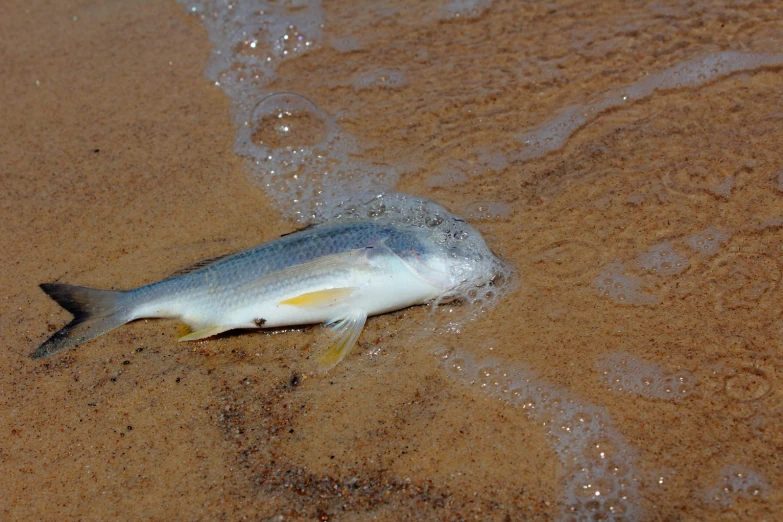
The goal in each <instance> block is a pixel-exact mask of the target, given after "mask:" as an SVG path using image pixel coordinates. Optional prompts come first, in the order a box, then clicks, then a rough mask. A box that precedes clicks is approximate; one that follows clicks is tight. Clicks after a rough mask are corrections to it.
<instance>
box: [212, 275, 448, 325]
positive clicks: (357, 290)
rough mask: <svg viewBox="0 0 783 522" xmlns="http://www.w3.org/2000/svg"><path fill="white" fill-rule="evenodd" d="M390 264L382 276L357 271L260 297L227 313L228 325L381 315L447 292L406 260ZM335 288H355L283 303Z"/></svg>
mask: <svg viewBox="0 0 783 522" xmlns="http://www.w3.org/2000/svg"><path fill="white" fill-rule="evenodd" d="M390 264H391V266H385V267H384V268H386V270H384V273H383V274H380V275H379V274H377V273H376V274H367V273H365V272H361V271H357V272H356V273H354V274H351V276H347V277H340V278H335V279H332V280H329V279H325V280H323V281H321V282H319V283H318V284H316V285H311V286H309V287H306V288H304V287H300V288H297V289H291V290H292V291H288V292H286V293H285V294H279V295H276V296H266V297H264V296H259V297H260V299H259V301H258V302H256V303H254V304H252V305H250V306H245V307H242V308H238V309H236V310H233V311H230V312H229V313H227V314H226V316H225V318H224V321H226V322H225V323H224V324H234V325H237V327H243V326H244V327H247V328H254V327H258V326H260V327H262V328H273V327H278V326H293V325H303V324H314V323H322V322H327V321H330V320H332V319H336V318H339V317H342V316H344V315H345V314H348V313H350V312H356V311H362V312H364V313H365V314H366V315H368V316H370V315H378V314H383V313H387V312H391V311H394V310H400V309H402V308H406V307H408V306H412V305H416V304H423V303H426V302H428V301H431V300H433V299H435V298H437V297H438V296H439V295H440V294H441V293H442V292H443V289H442V288H440V287H438V286H436V285H433V284H431V283H429V282H428V281H426V280H425V279H423V278H422V277H421V276H419V275H417V274H415V273H414V272H412V271H411V270H410V269H409V268H408V267H407V266H406V265H404V264H403V263H402V262H397V261H395V262H394V263H390ZM335 288H351V289H353V291H352V292H351V293H350V295H347V296H345V297H344V298H340V299H335V300H334V301H333V302H328V303H324V304H321V305H318V306H300V305H292V304H280V303H281V301H285V300H287V299H292V298H295V297H297V296H300V295H302V294H307V293H312V292H318V291H322V290H331V289H335ZM270 297H271V298H270Z"/></svg>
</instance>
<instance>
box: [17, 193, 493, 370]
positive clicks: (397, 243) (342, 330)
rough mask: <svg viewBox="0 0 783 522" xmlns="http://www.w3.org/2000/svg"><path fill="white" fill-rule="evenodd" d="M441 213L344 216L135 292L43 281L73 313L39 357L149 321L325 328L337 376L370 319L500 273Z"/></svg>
mask: <svg viewBox="0 0 783 522" xmlns="http://www.w3.org/2000/svg"><path fill="white" fill-rule="evenodd" d="M435 208H436V209H440V210H439V211H438V213H437V219H435V221H433V220H432V219H430V220H429V221H426V220H423V219H414V220H407V222H406V221H405V220H399V219H383V218H365V219H343V220H339V219H338V220H335V221H334V222H327V223H322V224H318V225H314V226H310V227H307V228H305V229H302V230H299V231H296V232H293V233H289V234H287V235H284V236H282V237H280V238H278V239H276V240H273V241H270V242H267V243H263V244H261V245H259V246H256V247H254V248H250V249H248V250H244V251H241V252H238V253H235V254H231V255H227V256H222V257H219V258H213V259H208V260H205V261H202V262H199V263H197V264H195V265H193V266H191V267H188V268H186V269H183V270H180V271H178V272H176V273H175V274H172V275H171V276H170V277H167V278H165V279H162V280H160V281H158V282H155V283H152V284H148V285H145V286H141V287H138V288H135V289H132V290H126V291H117V290H99V289H94V288H87V287H82V286H75V285H70V284H65V283H44V284H41V285H40V288H41V289H42V290H43V291H44V292H45V293H46V294H47V295H48V296H49V297H51V298H52V299H53V300H54V301H56V302H57V303H58V304H59V305H60V306H62V307H63V308H65V309H66V310H67V311H69V312H70V313H71V314H72V315H73V316H74V317H73V320H72V321H71V322H70V323H68V324H67V325H66V326H64V327H63V328H61V329H60V330H58V331H57V332H55V333H54V334H53V335H52V336H51V337H50V338H49V339H47V340H46V341H45V342H44V343H43V344H41V345H40V346H39V347H38V348H37V349H36V350H35V351H34V352H33V353H32V354H31V357H33V358H41V357H47V356H50V355H52V354H55V353H58V352H60V351H62V350H65V349H68V348H72V347H74V346H77V345H79V344H82V343H84V342H87V341H89V340H91V339H94V338H96V337H98V336H100V335H103V334H105V333H107V332H109V331H111V330H113V329H115V328H118V327H120V326H122V325H124V324H126V323H128V322H131V321H134V320H137V319H143V318H174V319H179V320H180V321H181V322H182V323H184V324H185V325H186V328H187V330H186V332H183V333H185V335H183V336H182V337H180V338H179V341H180V342H187V341H198V340H202V339H206V338H209V337H212V336H215V335H218V334H221V333H223V332H227V331H230V330H235V329H264V328H275V327H284V326H297V325H308V324H318V323H323V324H325V325H326V326H329V327H331V330H332V332H333V334H332V339H331V342H330V344H329V347H328V349H327V350H326V351H324V352H323V353H322V354H320V355H319V356H318V361H317V362H318V364H319V366H320V367H321V368H322V369H324V370H328V369H329V368H331V367H333V366H334V365H336V364H337V363H339V362H340V361H341V360H343V358H344V357H345V356H346V355H347V354H348V353H349V352H350V351H351V349H352V348H353V346H354V345H355V344H356V342H357V340H358V338H359V335H360V333H361V331H362V330H363V328H364V325H365V322H366V320H367V317H369V316H373V315H379V314H384V313H388V312H392V311H396V310H401V309H404V308H407V307H410V306H414V305H421V304H427V303H436V304H438V303H441V302H446V301H449V300H453V299H455V298H457V297H458V296H459V295H460V294H464V293H465V292H466V291H467V290H468V289H470V288H474V287H476V286H481V285H485V284H487V283H489V282H490V281H491V280H492V278H493V277H494V274H493V273H492V267H493V266H495V261H496V260H497V258H496V257H495V256H494V254H492V252H491V251H490V250H489V248H488V247H487V246H486V243H485V242H484V239H483V238H482V237H481V235H480V234H479V233H478V232H477V231H476V230H475V229H474V228H473V227H472V226H470V225H469V224H467V223H466V222H465V221H463V220H462V219H460V218H458V217H456V216H453V215H451V214H448V212H446V211H445V210H443V209H442V208H441V207H438V206H435ZM425 221H426V222H425ZM433 223H434V224H433Z"/></svg>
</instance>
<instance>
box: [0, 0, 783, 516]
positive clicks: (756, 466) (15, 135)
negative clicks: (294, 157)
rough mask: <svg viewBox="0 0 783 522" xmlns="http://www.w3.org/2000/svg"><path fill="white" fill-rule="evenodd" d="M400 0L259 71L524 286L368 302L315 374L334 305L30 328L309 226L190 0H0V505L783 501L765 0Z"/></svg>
mask: <svg viewBox="0 0 783 522" xmlns="http://www.w3.org/2000/svg"><path fill="white" fill-rule="evenodd" d="M463 4H464V5H467V4H470V5H472V6H473V8H472V9H468V10H467V11H460V9H461V8H460V5H463ZM418 5H419V4H417V3H411V5H410V6H408V8H405V9H403V8H397V10H395V8H391V7H389V6H375V5H373V7H367V8H366V9H363V10H362V11H361V12H357V8H356V6H355V5H354V4H353V3H351V2H345V3H334V4H332V5H330V6H329V7H328V8H325V13H324V17H325V18H324V19H325V20H326V25H325V27H326V29H325V31H326V32H327V35H326V36H324V37H323V42H322V44H321V46H320V47H319V48H318V49H316V50H314V51H312V52H310V53H309V54H306V55H304V56H302V57H299V58H297V59H294V60H289V61H286V62H284V63H282V64H280V66H279V68H278V69H277V77H276V78H275V79H274V80H273V81H272V82H271V83H270V85H269V89H270V90H277V91H286V92H295V93H299V94H301V95H303V96H306V97H307V98H308V99H309V100H311V101H312V102H313V103H314V104H315V105H317V107H319V108H320V110H323V111H324V112H325V113H327V114H330V115H333V116H335V118H338V121H339V123H340V125H341V128H342V129H344V130H345V131H346V132H348V133H350V134H351V135H353V136H359V137H361V143H362V145H363V146H364V147H365V149H364V150H365V151H366V153H367V155H368V157H369V156H371V157H372V161H373V162H374V163H373V164H374V165H376V166H377V165H384V164H386V165H389V168H395V169H399V173H400V174H399V176H398V182H397V188H398V189H399V190H402V191H406V192H410V193H414V194H418V195H422V196H426V197H429V198H432V199H434V200H436V201H438V202H439V203H440V204H442V205H444V206H446V207H447V208H448V209H449V210H451V211H453V212H456V213H458V214H462V215H464V216H465V217H467V218H468V219H470V220H471V221H472V222H473V223H474V224H475V225H476V227H477V228H478V229H479V230H480V231H481V232H482V233H483V234H484V236H485V238H486V239H487V242H488V244H489V245H490V246H491V247H492V248H493V250H494V251H495V252H496V253H497V254H499V255H500V256H502V257H504V258H505V259H506V260H508V261H509V262H510V263H511V264H512V265H514V266H515V267H516V270H517V276H516V277H517V281H516V283H517V285H516V287H515V290H514V291H513V293H512V294H511V295H509V296H507V297H505V298H504V299H503V300H502V302H500V303H499V304H498V305H497V306H496V307H495V308H494V309H492V310H490V311H489V312H488V313H486V314H484V315H481V316H480V317H479V318H477V319H475V320H472V321H462V322H459V321H458V322H456V323H455V324H454V325H452V328H450V331H449V328H442V329H439V330H437V332H438V334H437V335H429V336H428V335H421V331H422V329H424V330H426V329H427V328H428V325H429V324H430V323H429V322H430V321H433V320H436V319H438V320H440V319H442V316H448V314H449V309H448V308H447V309H444V310H443V311H442V312H441V313H440V315H438V316H437V317H435V316H433V315H431V314H430V312H429V310H428V309H426V308H424V307H419V308H413V309H408V310H404V311H400V312H397V313H393V314H388V315H385V316H381V317H377V318H374V319H371V320H370V321H369V322H368V326H367V328H366V330H365V332H364V333H363V335H362V337H361V338H360V341H359V345H358V346H357V348H356V349H355V350H354V351H353V353H351V354H350V355H349V357H348V358H347V359H346V360H345V361H343V362H342V363H341V364H340V365H339V366H338V367H336V368H334V369H333V370H332V371H330V372H329V373H328V374H327V375H326V376H323V375H319V374H317V373H314V372H313V371H312V369H313V367H312V364H311V362H310V361H311V360H312V357H311V356H312V355H314V354H315V353H317V352H318V351H319V350H321V349H323V348H324V347H325V346H326V340H327V337H326V335H325V332H324V331H323V329H321V328H320V327H313V328H302V329H296V330H292V331H289V332H279V333H273V334H269V333H242V334H236V335H234V334H232V335H225V336H222V337H219V338H216V339H212V340H209V341H206V342H201V343H198V344H177V343H176V337H177V334H176V331H175V325H174V324H173V323H172V322H171V321H164V320H158V321H152V320H150V321H138V322H135V323H132V324H130V325H127V326H124V327H122V328H121V329H119V330H116V331H114V332H112V333H110V334H107V335H105V336H103V337H101V338H99V339H96V340H95V341H92V342H89V343H87V344H85V345H83V346H80V347H78V348H76V349H74V350H70V351H68V352H65V353H62V354H58V355H56V356H53V357H51V358H48V359H44V360H31V359H29V358H28V354H29V353H30V352H31V351H32V350H33V349H34V348H35V347H36V346H38V345H39V344H40V343H41V342H42V341H43V340H45V339H46V338H47V337H48V336H49V335H50V334H51V333H52V332H53V331H55V330H56V329H58V328H60V327H61V326H62V325H64V324H65V323H66V322H67V321H68V320H69V316H68V314H67V313H66V312H64V311H63V310H61V309H59V308H58V307H57V305H56V304H55V303H53V302H52V301H50V300H49V299H48V298H47V297H46V296H45V295H44V294H43V292H41V291H40V290H39V289H38V288H37V285H38V284H39V283H42V282H48V281H61V282H68V283H73V284H81V285H85V286H94V287H100V288H118V289H124V288H131V287H135V286H138V285H141V284H144V283H148V282H151V281H154V280H157V279H160V278H162V277H164V276H166V275H167V274H169V273H171V272H173V271H175V270H177V269H178V268H181V267H182V266H187V265H188V264H191V263H193V262H195V261H198V260H199V259H203V258H209V257H212V256H216V255H219V254H223V253H227V252H231V251H236V250H240V249H243V248H246V247H250V246H253V245H255V244H258V243H260V242H262V241H266V240H269V239H273V238H275V237H278V236H279V235H280V234H283V233H286V232H290V231H291V230H293V229H294V228H295V227H296V225H295V224H294V223H293V222H292V220H291V219H288V218H286V217H284V216H283V214H285V212H283V213H281V212H280V201H279V199H275V198H273V197H271V196H270V195H269V193H267V192H265V191H264V190H262V187H260V186H259V183H258V178H257V177H254V176H253V175H249V174H248V171H247V170H246V166H245V164H244V161H243V160H242V159H241V158H240V157H238V156H236V155H235V154H234V153H233V148H234V137H235V135H236V132H235V128H234V127H233V126H232V123H231V105H230V102H229V100H228V98H227V97H226V96H225V95H224V93H223V92H222V91H221V90H219V89H217V88H215V87H214V86H211V85H209V83H208V82H207V81H206V80H205V78H204V72H203V71H204V64H205V61H206V59H207V57H208V56H209V53H210V51H211V49H212V46H211V43H210V41H209V39H208V37H207V35H206V33H205V30H204V28H203V27H202V25H201V24H200V23H199V20H198V19H197V18H194V17H190V16H188V15H187V14H186V13H185V10H184V9H183V8H182V6H180V5H177V4H175V3H164V2H155V3H134V2H112V3H102V4H98V3H91V2H59V3H56V4H52V3H47V2H25V3H21V2H11V3H6V4H4V5H3V6H2V7H0V24H1V29H2V30H0V35H1V36H0V46H1V48H2V55H3V60H2V64H3V65H2V67H3V74H2V75H0V99H2V100H3V102H2V106H3V109H4V111H3V118H2V124H0V175H2V179H3V191H2V194H0V213H2V216H3V219H2V220H0V242H1V244H2V249H0V266H2V267H3V270H2V271H1V272H0V288H2V289H3V295H2V299H1V300H0V332H2V340H3V343H2V350H0V440H2V442H0V463H2V469H3V473H2V474H0V490H2V491H3V495H2V498H0V518H2V519H5V520H61V519H138V518H149V519H171V518H181V519H229V520H234V519H240V518H243V517H246V518H250V519H255V520H272V519H274V520H313V519H316V520H318V519H320V520H368V519H372V518H375V519H377V520H400V519H423V520H522V519H526V520H552V519H555V520H558V519H568V518H570V517H573V518H577V519H585V520H586V519H590V518H592V517H593V516H594V515H596V514H599V515H601V516H603V517H605V518H610V517H613V518H616V519H621V518H623V517H624V518H626V519H638V520H664V519H665V520H673V519H674V520H705V519H712V520H765V519H766V520H773V519H774V518H775V513H779V512H780V510H781V509H782V508H783V496H782V495H781V491H783V483H782V482H783V472H781V469H780V466H781V461H780V455H781V450H782V449H783V420H782V419H783V387H782V385H781V383H782V382H783V380H782V379H783V292H782V291H781V288H780V286H781V277H782V276H783V263H782V261H781V260H782V258H783V257H782V256H783V205H781V199H782V198H783V174H781V172H783V170H781V169H783V161H781V157H782V156H781V150H783V128H781V121H783V101H782V100H783V96H781V95H780V94H781V89H783V80H781V78H782V76H781V68H780V66H779V65H776V63H779V62H780V61H781V60H779V59H777V58H775V56H777V55H776V53H778V52H779V49H780V48H781V45H780V44H781V42H783V34H781V30H780V26H779V22H777V21H776V20H777V17H776V14H775V13H776V11H775V5H774V4H773V3H765V2H757V3H750V4H747V5H739V6H738V5H734V4H726V5H724V4H723V3H721V2H717V3H704V4H698V3H694V4H689V5H688V6H669V5H665V4H655V5H652V6H650V5H646V4H644V3H639V5H636V4H628V3H618V4H617V5H611V3H606V4H602V7H595V8H593V7H590V8H588V7H584V6H580V5H578V4H572V3H568V2H562V3H559V2H551V3H546V4H531V5H526V4H522V3H518V2H499V1H496V2H465V3H461V2H443V3H438V4H437V5H435V4H433V5H435V7H432V6H430V7H429V8H427V9H423V8H421V7H418ZM432 13H436V15H432ZM455 13H456V14H455ZM509 20H514V24H510V23H509ZM330 35H331V36H330ZM330 38H331V39H330ZM328 42H331V43H328ZM731 53H735V54H731ZM739 53H743V54H739ZM716 57H717V58H716ZM759 57H767V58H764V59H760V58H759ZM770 57H772V58H770ZM711 60H712V61H711ZM715 60H718V62H720V60H723V61H724V62H725V63H728V64H729V65H725V63H724V65H716V63H717V62H715ZM682 64H686V66H683V65H682ZM687 64H696V66H691V65H687ZM699 64H701V65H699ZM704 64H706V65H704ZM678 67H679V68H678ZM683 67H685V68H683ZM688 67H691V68H690V69H688ZM699 67H701V69H700V68H699ZM675 73H676V74H677V75H680V76H679V77H682V78H684V79H683V80H682V81H678V80H676V78H675V79H672V78H674V77H673V76H671V75H673V74H675ZM656 75H658V76H656ZM666 75H669V76H666ZM650 86H652V87H650ZM624 96H625V97H627V98H628V99H627V100H626V99H624V98H623V97H624ZM626 102H627V103H626ZM569 111H571V112H569ZM558 118H560V120H558ZM558 121H560V122H562V123H563V124H562V125H558V124H557V123H555V124H553V123H552V122H558ZM552 129H555V131H553V130H552ZM557 129H559V130H557ZM552 140H555V141H556V143H555V142H553V141H552ZM557 140H559V141H557ZM553 143H554V144H553ZM541 144H544V145H541ZM539 145H540V146H539ZM536 147H538V148H536ZM542 147H543V148H542ZM367 151H368V152H367ZM453 313H454V314H456V315H455V316H459V317H463V316H464V314H462V315H460V310H459V307H458V306H455V307H454V312H453ZM447 326H448V324H447Z"/></svg>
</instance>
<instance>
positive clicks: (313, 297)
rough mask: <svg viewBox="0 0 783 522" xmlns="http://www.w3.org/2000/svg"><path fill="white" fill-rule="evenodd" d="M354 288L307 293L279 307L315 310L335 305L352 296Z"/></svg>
mask: <svg viewBox="0 0 783 522" xmlns="http://www.w3.org/2000/svg"><path fill="white" fill-rule="evenodd" d="M354 291H356V288H353V287H345V288H329V289H327V290H318V291H316V292H307V293H306V294H302V295H298V296H296V297H292V298H290V299H286V300H284V301H280V303H279V304H281V305H289V306H298V307H299V308H311V307H312V308H316V307H319V306H328V305H335V304H337V303H339V302H341V301H345V300H347V299H348V298H350V297H351V295H353V293H354Z"/></svg>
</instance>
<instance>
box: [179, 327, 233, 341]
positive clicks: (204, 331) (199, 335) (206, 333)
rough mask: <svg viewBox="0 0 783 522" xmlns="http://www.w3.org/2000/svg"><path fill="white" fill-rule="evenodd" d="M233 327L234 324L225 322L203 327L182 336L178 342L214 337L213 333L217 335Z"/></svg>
mask: <svg viewBox="0 0 783 522" xmlns="http://www.w3.org/2000/svg"><path fill="white" fill-rule="evenodd" d="M233 329H234V327H233V326H228V325H223V324H218V325H215V326H208V327H206V328H201V329H200V330H196V331H194V332H191V333H189V334H187V335H184V336H182V337H180V338H179V339H177V342H179V343H182V342H186V341H198V340H199V339H206V338H207V337H212V336H213V335H217V334H220V333H223V332H227V331H229V330H233Z"/></svg>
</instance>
